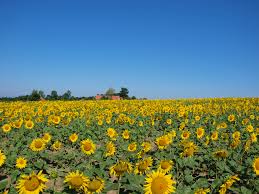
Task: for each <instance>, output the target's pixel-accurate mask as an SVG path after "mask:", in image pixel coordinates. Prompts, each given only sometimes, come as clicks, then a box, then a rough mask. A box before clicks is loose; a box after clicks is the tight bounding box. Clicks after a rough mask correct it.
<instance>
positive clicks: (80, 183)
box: [64, 170, 89, 192]
mask: <svg viewBox="0 0 259 194" xmlns="http://www.w3.org/2000/svg"><path fill="white" fill-rule="evenodd" d="M88 182H89V179H88V177H86V176H84V175H83V173H80V172H79V171H78V170H77V171H76V172H70V173H69V174H68V175H67V176H66V177H65V180H64V183H67V184H68V186H69V189H75V190H76V191H78V192H79V191H84V192H85V191H86V190H87V183H88Z"/></svg>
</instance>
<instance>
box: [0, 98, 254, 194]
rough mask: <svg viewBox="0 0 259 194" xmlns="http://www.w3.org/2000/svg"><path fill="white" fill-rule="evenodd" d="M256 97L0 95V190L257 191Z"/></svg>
mask: <svg viewBox="0 0 259 194" xmlns="http://www.w3.org/2000/svg"><path fill="white" fill-rule="evenodd" d="M258 105H259V98H223V99H219V98H218V99H216V98H214V99H188V100H121V101H111V100H101V101H38V102H0V127H1V131H0V137H1V141H0V193H1V192H3V193H20V194H37V193H56V194H58V193H88V194H90V193H154V194H168V193H179V194H184V193H195V194H206V193H220V194H223V193H244V194H249V193H259V178H258V177H259V176H258V175H259V145H258V140H257V135H258V134H259V125H258V120H259V114H258V112H259V106H258Z"/></svg>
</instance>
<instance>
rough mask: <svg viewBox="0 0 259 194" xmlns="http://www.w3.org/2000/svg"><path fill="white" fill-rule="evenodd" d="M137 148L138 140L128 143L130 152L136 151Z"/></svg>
mask: <svg viewBox="0 0 259 194" xmlns="http://www.w3.org/2000/svg"><path fill="white" fill-rule="evenodd" d="M136 149H137V143H136V142H133V143H131V144H129V145H128V151H129V152H134V151H136Z"/></svg>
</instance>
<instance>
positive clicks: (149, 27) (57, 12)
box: [0, 0, 259, 98]
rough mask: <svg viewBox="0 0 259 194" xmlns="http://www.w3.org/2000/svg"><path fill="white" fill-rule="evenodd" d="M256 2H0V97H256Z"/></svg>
mask: <svg viewBox="0 0 259 194" xmlns="http://www.w3.org/2000/svg"><path fill="white" fill-rule="evenodd" d="M258 10H259V1H258V0H242V1H241V0H209V1H208V0H195V1H193V0H178V1H176V0H156V1H152V0H148V1H145V0H125V1H121V0H117V1H114V0H109V1H107V0H103V1H101V0H97V1H86V0H81V1H80V0H79V1H72V0H70V1H68V0H54V1H53V0H44V1H43V0H38V1H35V0H23V1H20V0H16V1H15V0H0V72H1V75H0V83H1V87H0V96H17V95H22V94H26V93H30V92H31V90H32V89H41V90H44V91H45V93H49V92H50V91H51V90H52V89H55V90H57V91H58V93H63V92H64V91H66V90H67V89H70V90H71V91H72V94H73V95H75V96H91V95H95V94H96V93H102V92H105V90H106V89H107V88H109V87H113V88H115V89H116V90H119V89H120V87H122V86H123V87H127V88H128V89H129V91H130V95H136V96H137V97H148V98H179V97H226V96H257V97H258V96H259V11H258Z"/></svg>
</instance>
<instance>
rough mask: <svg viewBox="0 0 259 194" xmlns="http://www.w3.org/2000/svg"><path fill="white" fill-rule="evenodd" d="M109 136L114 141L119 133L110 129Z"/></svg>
mask: <svg viewBox="0 0 259 194" xmlns="http://www.w3.org/2000/svg"><path fill="white" fill-rule="evenodd" d="M107 135H108V136H109V137H110V138H111V139H112V140H116V137H117V136H118V133H117V132H116V130H115V129H113V128H108V129H107Z"/></svg>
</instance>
